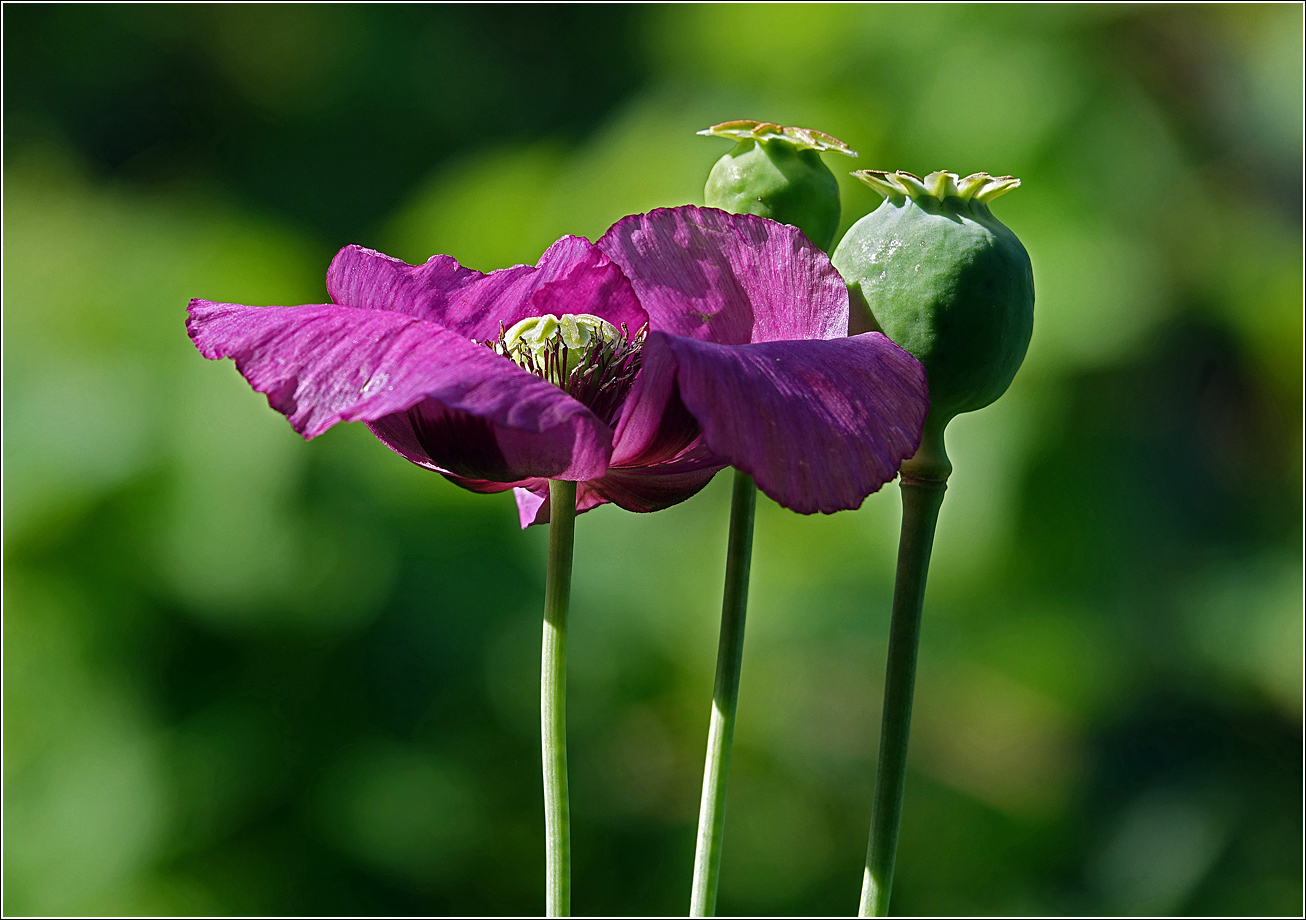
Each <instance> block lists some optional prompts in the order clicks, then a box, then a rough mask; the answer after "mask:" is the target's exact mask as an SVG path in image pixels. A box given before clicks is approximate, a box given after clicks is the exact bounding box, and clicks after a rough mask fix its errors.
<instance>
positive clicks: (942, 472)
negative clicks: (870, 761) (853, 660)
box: [857, 421, 952, 917]
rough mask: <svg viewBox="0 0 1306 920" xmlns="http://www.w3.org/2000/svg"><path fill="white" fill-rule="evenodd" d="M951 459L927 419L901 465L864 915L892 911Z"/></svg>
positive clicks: (939, 433) (936, 427)
mask: <svg viewBox="0 0 1306 920" xmlns="http://www.w3.org/2000/svg"><path fill="white" fill-rule="evenodd" d="M951 472H952V465H951V464H950V463H949V462H948V455H947V453H946V452H945V451H944V449H943V426H942V425H934V426H931V424H930V423H929V421H927V422H926V427H925V434H924V435H923V437H922V439H921V446H920V449H919V450H918V451H917V452H916V455H915V456H914V457H912V458H911V459H910V460H908V461H907V462H906V463H904V464H903V466H902V475H901V478H900V481H899V486H900V488H901V490H902V532H901V534H900V536H899V539H898V571H897V577H896V578H895V580H894V588H893V617H892V620H891V621H890V624H889V658H888V664H887V667H886V668H885V674H884V710H883V714H882V716H881V721H880V755H879V760H878V762H877V768H876V773H875V794H874V798H873V799H872V802H871V836H870V842H869V843H868V844H867V847H866V869H865V872H864V873H863V875H862V897H861V904H860V906H859V907H858V913H857V915H858V916H859V917H884V916H887V915H888V912H889V893H890V890H891V889H892V887H893V865H894V861H895V859H896V858H897V853H898V826H899V822H900V818H901V816H902V794H903V788H904V786H905V785H906V780H907V740H908V736H909V735H910V733H911V704H912V694H913V691H914V690H915V687H916V652H917V649H918V648H919V647H920V635H921V610H922V609H923V607H924V604H925V579H926V576H927V575H928V574H929V569H930V552H931V550H932V549H933V546H934V528H935V525H936V524H937V523H938V519H939V507H940V506H941V505H942V504H943V494H944V492H945V491H946V490H947V488H948V486H947V480H948V474H949V473H951Z"/></svg>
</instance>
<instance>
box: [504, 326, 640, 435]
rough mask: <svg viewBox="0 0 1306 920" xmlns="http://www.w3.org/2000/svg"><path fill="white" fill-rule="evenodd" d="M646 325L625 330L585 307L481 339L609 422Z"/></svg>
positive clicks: (635, 364) (635, 365) (634, 367)
mask: <svg viewBox="0 0 1306 920" xmlns="http://www.w3.org/2000/svg"><path fill="white" fill-rule="evenodd" d="M647 330H648V327H647V326H645V327H644V328H643V329H640V330H639V331H638V332H636V333H635V334H634V335H631V333H630V330H628V329H627V328H626V324H625V323H622V324H621V328H620V329H618V328H617V327H616V326H614V325H612V324H611V323H610V322H608V321H607V320H605V319H601V318H600V317H597V316H592V315H591V314H589V313H564V314H562V316H554V315H553V314H552V313H549V314H546V315H544V316H530V317H527V318H526V319H524V320H521V321H520V322H518V323H514V324H513V325H512V327H511V328H509V329H506V330H505V329H503V328H502V327H500V330H499V338H498V340H497V341H493V342H486V343H485V344H486V345H489V346H490V347H491V348H492V349H494V351H495V353H496V354H500V355H503V356H504V357H505V358H508V359H509V360H511V361H512V362H513V363H514V364H516V365H517V366H518V367H520V368H522V370H526V371H529V372H530V373H532V374H535V375H536V376H537V377H542V378H543V379H545V380H547V381H549V383H552V384H553V385H554V386H556V387H559V388H561V389H562V390H563V391H564V392H565V393H567V395H569V396H571V397H572V398H573V399H575V400H577V401H579V402H581V403H583V404H584V405H585V406H586V407H587V408H589V410H590V411H591V412H593V413H594V414H595V415H597V416H598V417H599V418H601V419H603V421H604V422H606V423H607V424H609V425H611V424H612V423H613V422H614V421H616V417H617V413H618V412H619V411H620V409H621V405H622V403H624V402H625V401H626V395H627V394H628V393H629V392H630V387H631V384H633V383H634V382H635V375H636V374H638V373H639V363H640V362H639V355H640V350H641V349H642V348H643V346H644V336H645V334H646V333H647Z"/></svg>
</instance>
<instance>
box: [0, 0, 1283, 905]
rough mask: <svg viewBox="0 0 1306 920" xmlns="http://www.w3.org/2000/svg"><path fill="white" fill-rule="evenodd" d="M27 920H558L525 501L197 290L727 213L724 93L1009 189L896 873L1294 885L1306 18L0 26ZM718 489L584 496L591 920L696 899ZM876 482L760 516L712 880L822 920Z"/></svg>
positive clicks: (844, 862)
mask: <svg viewBox="0 0 1306 920" xmlns="http://www.w3.org/2000/svg"><path fill="white" fill-rule="evenodd" d="M3 15H4V143H5V147H4V193H5V194H4V231H5V234H4V289H3V295H4V842H5V847H4V881H5V885H4V905H3V906H4V910H5V912H6V913H8V914H15V913H26V914H41V913H79V914H99V913H130V914H151V913H164V914H168V913H183V914H184V913H203V914H227V913H236V914H264V913H271V914H442V913H455V914H458V913H471V914H479V913H489V914H495V913H499V914H504V913H506V914H514V913H527V914H529V913H535V912H539V911H541V910H542V907H543V897H542V879H543V851H542V842H541V840H542V823H543V818H542V805H541V794H540V779H539V759H538V756H539V755H538V743H539V742H538V716H537V708H536V707H537V693H538V689H537V688H538V642H539V611H540V605H541V598H542V580H543V561H544V546H545V542H544V541H545V533H544V531H543V530H542V529H538V528H537V529H533V530H531V531H530V532H526V533H522V532H520V531H519V530H518V529H517V526H516V512H515V510H514V507H513V503H512V499H511V498H510V497H508V496H506V495H501V496H479V495H472V494H469V493H466V492H462V491H460V490H458V489H457V488H455V487H453V486H451V485H449V484H448V483H446V482H445V481H444V480H442V479H441V478H439V477H438V476H435V475H433V474H431V473H428V472H425V471H423V470H421V469H419V468H417V467H415V466H411V465H408V464H406V463H405V462H404V461H403V460H401V459H400V458H399V457H397V456H396V455H394V454H392V453H390V452H389V451H387V450H386V449H384V448H383V447H382V446H381V445H380V444H379V443H377V442H376V441H374V440H373V439H372V438H371V436H370V435H369V434H368V432H367V431H366V430H365V429H364V428H362V427H361V426H358V425H344V426H340V427H338V428H336V429H334V430H332V431H331V432H330V433H328V434H327V435H325V436H323V437H322V438H320V439H318V440H316V441H314V442H312V443H306V442H304V441H302V440H300V439H299V438H298V437H297V436H296V435H295V434H294V433H293V432H292V431H291V429H290V427H289V425H287V424H286V422H285V420H284V419H283V418H282V417H281V416H279V415H277V414H276V413H274V412H272V411H271V410H269V409H268V408H267V405H266V403H265V400H264V399H263V397H261V396H259V395H258V394H255V393H253V392H251V391H250V389H249V387H248V386H247V385H245V384H244V382H243V381H242V380H241V379H240V378H239V377H238V375H237V374H236V371H235V369H234V368H233V366H232V364H231V362H221V363H210V362H207V361H204V360H202V359H201V358H200V356H199V355H198V353H196V352H195V350H194V348H193V347H192V346H191V344H190V342H189V341H188V339H187V338H186V335H185V332H184V329H183V318H184V310H185V305H186V302H187V300H188V299H189V298H191V297H205V298H209V299H213V300H226V301H238V302H243V303H252V304H297V303H313V302H320V301H321V300H323V299H324V297H325V293H324V287H323V275H324V272H325V268H326V265H327V263H328V261H329V260H330V258H331V256H332V254H333V253H334V252H335V251H336V250H337V249H338V248H339V247H340V246H342V245H344V244H347V243H361V244H364V245H367V246H371V247H375V248H379V249H382V250H384V251H386V252H389V253H391V254H393V255H397V256H400V257H403V258H405V259H407V260H409V261H420V260H423V259H425V258H426V257H427V256H429V255H430V254H432V253H435V252H445V253H451V254H453V255H454V256H456V257H457V258H459V259H460V260H462V261H463V262H464V263H466V264H468V265H471V266H473V267H475V268H479V269H483V270H488V269H492V268H496V267H501V266H505V265H509V264H512V263H515V262H522V261H525V262H533V261H534V260H535V259H536V258H537V257H538V255H539V254H540V252H542V251H543V249H544V248H545V247H546V246H547V244H548V243H549V242H550V241H552V240H553V239H554V238H555V237H557V236H558V235H560V234H563V233H579V234H584V235H587V236H590V237H591V238H595V237H597V235H599V234H601V233H602V231H603V230H604V229H605V228H606V227H607V226H608V225H609V224H610V223H611V222H613V221H614V220H616V219H617V218H619V217H621V216H622V215H624V214H627V213H631V212H636V211H642V210H647V209H650V208H653V207H658V206H665V205H676V204H682V203H687V202H701V200H702V198H701V195H702V184H703V181H704V179H705V177H706V175H707V171H708V169H709V168H710V166H711V164H712V163H713V161H714V160H715V159H716V158H717V157H719V156H720V155H721V154H722V153H724V152H725V150H727V149H728V147H729V145H728V144H727V143H726V142H725V141H722V140H718V139H709V138H701V137H696V136H695V135H694V131H695V130H697V129H699V128H702V127H706V126H707V125H709V124H712V123H714V122H719V121H723V120H727V119H731V118H759V119H765V120H773V121H779V122H781V123H785V124H796V125H804V126H810V127H815V128H819V129H821V130H824V131H828V132H830V133H833V134H835V135H836V136H838V137H840V138H843V139H844V140H846V141H848V142H849V143H850V144H851V145H852V146H853V147H854V148H856V149H858V150H859V151H861V158H860V159H859V160H857V161H848V160H844V159H843V158H840V157H837V156H830V157H828V162H829V165H830V166H831V168H833V169H835V170H836V172H837V173H840V174H845V175H843V177H842V178H841V183H842V186H843V190H844V208H845V216H844V223H843V226H844V227H845V228H846V227H847V226H848V225H850V224H851V223H852V222H853V221H854V220H856V219H857V218H859V217H860V216H861V215H863V214H864V213H866V212H867V211H869V210H870V209H872V208H873V207H874V206H876V205H877V203H878V201H879V199H878V197H877V196H875V195H874V193H872V192H871V191H870V190H869V189H867V188H865V187H862V186H860V185H859V184H857V183H856V182H854V181H853V180H851V179H850V178H848V177H847V176H846V172H847V170H849V169H853V168H863V167H867V168H885V169H897V168H902V169H909V170H912V171H914V172H916V173H919V174H924V173H925V172H927V171H930V170H933V169H937V168H945V167H946V168H948V169H952V170H954V171H957V172H960V173H962V174H965V173H968V172H972V171H979V170H986V171H989V172H992V173H995V174H998V173H1013V174H1015V175H1018V176H1020V177H1021V178H1022V179H1023V180H1024V185H1023V186H1022V188H1020V189H1019V190H1018V191H1017V192H1016V193H1013V194H1011V195H1008V196H1006V197H1004V198H1003V199H1001V201H999V202H997V204H996V205H995V213H997V215H998V216H999V217H1000V218H1001V219H1002V220H1003V221H1004V222H1006V223H1007V224H1008V225H1009V226H1010V227H1012V228H1013V229H1014V230H1015V231H1016V232H1017V233H1018V234H1019V235H1020V236H1021V238H1022V239H1023V240H1024V242H1025V244H1026V246H1027V247H1028V249H1029V252H1030V255H1031V257H1032V259H1033V264H1034V273H1035V278H1036V286H1037V290H1038V304H1037V309H1036V320H1035V329H1034V339H1033V343H1032V345H1031V347H1030V351H1029V357H1028V360H1027V361H1026V363H1025V366H1024V369H1023V370H1022V371H1021V373H1020V374H1019V375H1018V377H1017V378H1016V381H1015V384H1014V385H1013V387H1012V389H1011V391H1010V392H1009V393H1008V394H1007V395H1006V396H1005V397H1004V398H1003V399H1002V400H1001V401H999V402H998V403H997V404H995V405H994V406H992V407H991V408H989V409H987V410H984V411H982V412H979V413H976V414H974V415H971V416H965V417H963V418H960V419H958V420H957V421H956V422H955V423H954V424H953V426H952V428H951V429H950V431H949V445H950V450H951V452H952V455H953V460H954V463H955V465H956V473H955V475H954V476H953V480H952V482H951V484H950V488H949V491H948V500H947V501H946V502H945V504H944V506H943V512H942V519H941V523H940V530H939V536H938V544H937V547H936V552H935V558H934V565H933V569H932V572H931V576H932V577H931V582H930V591H929V596H928V599H927V606H926V619H925V627H924V637H923V647H922V651H921V655H922V661H921V670H920V675H919V680H918V689H917V704H916V716H915V724H914V734H913V739H912V751H911V755H912V761H911V762H912V766H913V772H912V773H911V775H910V777H909V781H908V789H907V799H906V805H905V812H904V819H903V828H902V843H901V849H900V853H899V862H898V876H897V884H896V887H895V889H894V909H895V911H896V912H898V913H918V914H921V913H923V914H938V913H941V914H962V915H965V914H967V913H971V912H976V913H998V914H1035V915H1037V914H1041V913H1054V914H1136V913H1143V914H1185V913H1197V914H1285V915H1299V914H1300V911H1301V909H1302V885H1301V860H1302V848H1301V841H1302V823H1301V809H1302V798H1301V788H1302V770H1301V744H1302V721H1301V720H1302V695H1301V690H1302V685H1301V681H1302V658H1301V643H1302V619H1301V614H1302V610H1301V604H1302V581H1301V578H1302V571H1301V551H1302V546H1301V532H1302V531H1301V527H1302V518H1301V498H1302V496H1301V475H1302V455H1301V435H1302V432H1301V412H1302V389H1301V383H1302V348H1301V336H1302V273H1301V270H1302V264H1301V247H1302V234H1301V221H1302V213H1301V201H1302V148H1301V136H1302V135H1301V132H1302V120H1301V116H1302V91H1301V80H1302V38H1301V36H1302V33H1301V27H1302V10H1301V7H1300V6H1299V5H1296V4H1285V5H1279V6H1237V7H1223V6H1200V7H1193V6H1116V5H1113V6H1090V7H1083V6H1015V7H1011V6H1001V7H997V6H995V7H953V6H930V7H911V8H897V7H881V6H814V5H807V6H802V7H798V6H784V5H779V6H765V7H762V6H746V5H732V6H670V7H644V6H622V7H603V6H565V7H553V6H530V7H513V6H436V7H425V6H302V5H279V6H244V5H232V6H174V7H168V6H149V5H141V6H125V5H124V6H95V5H77V6H73V5H66V6H65V5H53V6H45V5H42V6H14V5H6V6H5V8H4V14H3ZM728 492H729V487H728V477H726V476H719V477H718V478H717V480H716V481H715V482H714V483H713V484H712V485H711V486H710V487H709V488H708V489H707V490H706V491H705V492H703V493H702V494H700V495H699V496H697V497H696V498H694V499H693V500H691V501H689V502H687V503H685V504H683V505H680V506H677V507H676V508H673V509H671V510H669V511H666V512H663V513H660V514H657V515H649V516H643V515H632V514H627V513H625V512H622V511H619V510H617V509H615V508H613V507H611V506H609V507H605V508H603V509H600V510H598V511H595V512H593V513H591V514H587V515H585V516H584V517H583V518H581V519H580V520H579V522H578V527H577V556H576V560H577V562H576V565H577V568H576V584H575V594H574V608H573V613H572V622H573V626H572V649H571V678H570V680H571V683H570V704H571V708H570V733H571V772H572V800H573V815H574V822H575V825H574V847H575V895H574V897H575V900H574V906H575V909H576V911H577V913H581V914H604V913H618V914H627V913H629V914H662V913H667V914H675V913H683V912H684V911H685V909H686V905H687V902H688V885H689V877H690V865H691V860H692V853H693V825H694V821H695V817H696V812H697V807H698V791H699V786H700V782H701V769H702V766H701V764H702V754H703V747H704V741H705V734H706V726H707V716H708V705H709V700H710V694H711V683H712V670H713V661H714V656H715V650H716V630H717V625H718V610H719V606H718V605H719V602H720V590H721V585H722V574H723V569H724V554H725V526H726V518H727V506H728ZM897 522H898V496H897V489H896V487H892V486H891V487H888V488H886V489H884V490H883V491H882V492H881V493H880V494H877V495H874V496H872V497H871V498H870V499H868V500H867V502H866V504H865V505H864V507H863V508H862V509H861V510H860V511H857V512H849V513H844V514H840V515H836V516H832V517H823V516H816V517H810V518H806V517H800V516H797V515H794V514H791V513H788V512H786V511H783V510H781V509H779V508H778V507H776V506H774V505H772V504H770V503H769V502H767V501H765V500H762V501H761V502H760V505H759V512H758V523H757V546H756V556H755V562H754V577H753V586H752V605H751V611H750V616H749V635H748V641H747V648H746V652H745V662H744V673H743V687H742V701H741V705H740V715H739V718H740V721H739V728H738V734H737V741H736V750H735V760H734V770H733V776H732V785H731V789H730V794H731V797H730V806H729V820H728V823H727V830H726V842H725V858H724V874H723V880H722V889H721V903H720V907H721V910H722V912H723V913H727V914H729V913H738V914H745V913H757V914H766V913H780V914H825V913H833V914H840V913H843V914H851V913H852V912H853V911H854V909H855V907H856V902H857V894H858V888H859V885H860V878H861V861H862V857H863V852H864V847H865V839H866V833H867V826H868V818H869V809H870V791H871V785H872V782H873V775H874V753H875V747H876V742H877V734H878V721H879V703H880V699H879V697H880V693H881V690H880V685H881V681H882V676H883V662H884V653H885V641H886V634H887V624H888V605H889V599H890V592H891V579H892V571H893V554H894V550H895V545H896V528H897Z"/></svg>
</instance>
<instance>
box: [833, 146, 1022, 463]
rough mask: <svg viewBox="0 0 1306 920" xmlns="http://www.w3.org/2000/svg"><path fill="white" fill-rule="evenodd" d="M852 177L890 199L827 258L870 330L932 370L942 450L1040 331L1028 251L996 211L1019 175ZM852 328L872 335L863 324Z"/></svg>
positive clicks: (933, 413) (993, 394)
mask: <svg viewBox="0 0 1306 920" xmlns="http://www.w3.org/2000/svg"><path fill="white" fill-rule="evenodd" d="M853 175H854V176H856V177H857V178H859V179H861V180H862V181H863V182H865V183H866V184H867V185H869V186H870V187H871V188H873V189H875V190H876V191H877V192H879V193H880V194H882V195H884V196H885V198H884V202H883V203H882V204H881V205H880V206H879V208H877V209H876V210H875V211H873V212H871V213H870V214H868V215H866V216H865V217H863V218H862V219H861V220H859V221H858V222H857V223H856V224H854V225H853V226H852V228H851V229H849V231H848V233H847V234H845V236H844V238H843V239H842V240H840V242H839V246H838V248H837V249H835V251H834V255H833V256H832V257H831V261H832V262H833V263H834V267H835V268H836V269H838V270H839V273H840V274H841V275H843V278H844V281H845V282H847V284H848V293H849V299H850V300H851V302H852V303H851V307H852V310H853V312H854V314H856V313H858V312H860V313H861V315H862V322H863V323H864V324H865V326H866V328H878V329H880V330H881V331H883V332H884V334H885V335H887V336H888V337H889V338H890V339H892V340H893V341H894V342H896V343H897V344H898V345H900V346H902V348H904V349H905V350H906V351H908V352H910V353H911V354H912V355H913V356H915V358H916V359H917V360H918V361H920V362H921V363H922V364H923V365H925V371H926V374H927V376H928V377H929V386H930V416H929V419H928V421H927V422H926V429H927V435H937V441H938V452H939V454H940V455H942V453H943V451H942V434H943V429H944V427H945V426H946V425H947V424H948V422H949V421H951V420H952V418H953V417H954V416H956V415H958V414H960V413H962V412H971V411H973V410H975V409H982V408H984V407H985V406H987V405H989V403H991V402H993V401H994V400H995V399H997V398H998V397H999V396H1001V395H1002V394H1003V393H1004V392H1006V389H1007V387H1008V386H1009V385H1010V384H1011V381H1012V378H1014V377H1015V376H1016V371H1017V370H1018V369H1019V368H1020V365H1021V362H1022V361H1024V359H1025V350H1026V349H1027V348H1028V347H1029V339H1030V335H1031V334H1032V333H1033V331H1034V273H1033V269H1032V267H1031V266H1030V262H1029V254H1028V253H1027V252H1026V251H1025V247H1024V246H1022V245H1021V242H1020V240H1018V239H1017V238H1016V235H1015V234H1014V233H1012V232H1011V231H1010V230H1009V229H1008V228H1007V227H1006V225H1005V224H1003V223H1002V222H1001V221H1000V220H998V219H997V218H996V217H994V216H993V213H992V212H991V211H990V210H989V202H990V201H992V200H993V199H994V198H997V197H998V196H999V195H1001V194H1003V193H1004V192H1008V191H1010V190H1011V189H1013V188H1015V187H1016V186H1018V185H1020V180H1019V179H1015V178H1012V177H1011V176H999V177H994V176H990V175H989V174H988V173H976V174H975V175H972V176H967V177H966V178H964V179H959V178H958V177H957V176H956V175H955V174H953V173H950V172H944V171H939V172H933V173H930V174H929V175H928V176H926V177H925V178H924V179H921V178H919V177H917V176H914V175H912V174H911V173H908V172H903V171H901V170H899V171H898V172H896V173H887V172H879V171H874V170H859V171H858V172H855V173H853ZM859 308H860V309H859ZM853 327H854V328H853V331H854V332H858V331H864V330H863V329H858V328H856V327H857V319H856V318H854V320H853ZM934 440H935V438H934V437H928V436H927V438H926V441H927V442H932V441H934ZM926 446H929V445H928V444H927V445H926ZM942 462H943V463H944V464H946V462H947V461H946V456H943V458H942Z"/></svg>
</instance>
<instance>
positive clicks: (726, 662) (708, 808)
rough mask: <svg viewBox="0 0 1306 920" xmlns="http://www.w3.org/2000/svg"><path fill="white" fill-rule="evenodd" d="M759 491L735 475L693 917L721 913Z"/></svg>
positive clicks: (750, 480) (750, 479)
mask: <svg viewBox="0 0 1306 920" xmlns="http://www.w3.org/2000/svg"><path fill="white" fill-rule="evenodd" d="M756 508H757V486H756V485H754V484H753V477H752V476H749V475H748V474H747V473H741V472H739V470H735V488H734V496H733V498H732V499H731V504H730V543H729V546H728V548H727V550H726V589H725V596H724V598H723V599H722V602H721V641H720V644H719V645H718V646H717V659H716V685H715V686H714V687H713V690H712V721H711V724H710V725H709V727H708V733H707V761H706V763H705V764H704V766H703V800H702V804H701V805H700V807H699V812H698V843H697V846H696V847H695V850H694V883H693V887H692V889H691V891H690V898H689V915H690V916H691V917H711V916H713V915H715V913H716V894H717V884H718V882H719V880H720V877H721V839H722V835H723V833H724V831H725V820H726V784H727V782H728V781H729V779H730V744H731V741H732V740H733V738H734V734H735V709H736V707H737V706H738V704H739V669H740V665H741V664H742V662H743V657H744V614H745V612H746V611H747V609H748V574H749V570H750V569H751V567H752V563H753V516H754V512H755V510H756Z"/></svg>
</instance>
